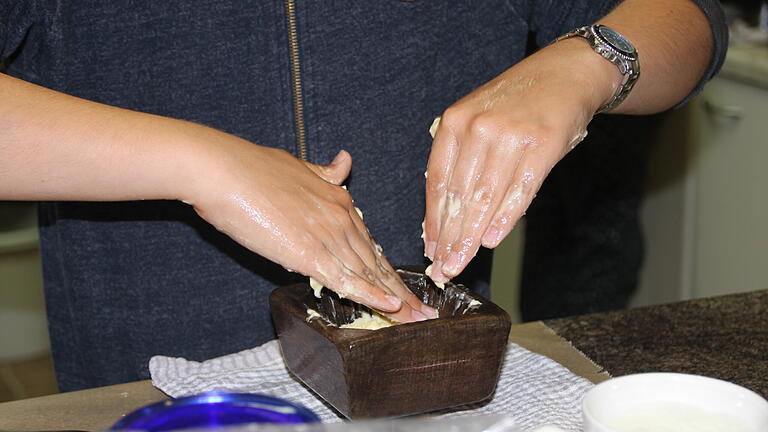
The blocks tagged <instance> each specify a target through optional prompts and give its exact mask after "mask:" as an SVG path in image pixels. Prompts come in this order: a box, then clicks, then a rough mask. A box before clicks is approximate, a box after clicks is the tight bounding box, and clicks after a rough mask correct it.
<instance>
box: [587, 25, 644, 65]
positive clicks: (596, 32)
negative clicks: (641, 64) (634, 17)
mask: <svg viewBox="0 0 768 432" xmlns="http://www.w3.org/2000/svg"><path fill="white" fill-rule="evenodd" d="M603 29H605V30H606V31H608V32H610V33H611V34H612V35H614V36H615V37H617V38H620V40H621V41H622V42H623V43H624V44H626V45H627V46H628V47H630V48H631V49H632V51H627V50H624V49H621V48H619V47H618V46H616V44H615V43H614V42H613V41H611V40H610V39H609V38H608V37H606V36H605V35H604V34H603ZM590 30H591V31H592V35H593V36H594V37H595V38H597V39H598V40H599V41H600V42H602V43H603V44H605V45H607V46H608V47H610V48H611V49H612V50H614V51H616V53H617V54H620V55H621V56H622V57H624V58H626V59H627V60H636V59H637V50H636V49H635V47H634V45H632V44H631V43H630V42H629V41H628V40H627V39H626V38H625V37H624V36H623V35H622V34H621V33H619V32H617V31H615V30H613V29H611V28H610V27H607V26H604V25H600V24H596V25H594V26H592V27H591V28H590Z"/></svg>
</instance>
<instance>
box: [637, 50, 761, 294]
mask: <svg viewBox="0 0 768 432" xmlns="http://www.w3.org/2000/svg"><path fill="white" fill-rule="evenodd" d="M766 168H768V47H750V48H732V49H731V51H730V52H729V54H728V59H727V61H726V64H725V66H724V68H723V71H722V72H721V73H720V75H719V76H717V77H716V78H715V79H713V80H712V81H711V82H710V83H709V84H708V85H707V86H706V88H705V89H704V91H703V92H702V93H701V95H699V96H698V97H697V98H696V99H695V100H694V101H692V103H691V104H689V105H688V106H687V107H686V108H685V109H682V110H679V111H677V112H674V113H672V115H671V116H670V117H669V118H668V119H667V123H666V125H665V127H664V128H663V131H662V133H661V135H660V136H659V137H658V139H657V140H656V142H655V143H654V148H653V152H652V157H651V163H650V177H649V183H648V189H649V190H648V195H647V198H646V202H645V204H644V207H643V214H642V219H643V224H644V229H645V233H646V260H645V265H644V268H643V271H642V274H641V285H640V288H639V291H638V294H637V296H636V298H635V300H634V303H635V305H644V304H653V303H661V302H667V301H674V300H681V299H688V298H698V297H709V296H715V295H721V294H728V293H733V292H741V291H751V290H758V289H766V288H768V169H766Z"/></svg>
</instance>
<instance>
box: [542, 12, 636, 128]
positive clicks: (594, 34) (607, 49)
mask: <svg viewBox="0 0 768 432" xmlns="http://www.w3.org/2000/svg"><path fill="white" fill-rule="evenodd" d="M601 28H603V29H608V28H607V27H605V26H601V25H599V24H596V25H591V26H584V27H579V28H577V29H575V30H573V31H570V32H568V33H566V34H564V35H562V36H560V37H558V38H557V39H555V40H554V42H558V41H561V40H563V39H568V38H572V37H581V38H583V39H585V40H586V41H587V42H588V43H589V45H590V46H591V47H592V49H593V50H594V51H595V52H596V53H598V54H600V55H601V56H602V57H603V58H605V59H606V60H608V61H609V62H611V63H613V64H614V65H616V67H617V68H618V69H619V72H620V73H621V75H622V77H623V80H622V83H621V86H619V88H618V89H617V90H616V93H614V95H613V97H612V98H611V99H610V100H609V101H608V102H607V103H606V104H605V105H603V106H602V107H600V109H598V110H597V111H596V112H595V114H600V113H602V112H606V111H610V110H612V109H614V108H616V107H617V106H619V104H621V103H622V102H623V101H624V99H626V98H627V96H629V93H630V92H631V91H632V88H633V87H634V86H635V83H636V82H637V79H638V78H639V77H640V62H639V60H638V55H637V51H636V50H635V49H634V48H632V49H631V51H627V52H622V51H620V50H619V49H618V48H616V47H614V46H613V45H612V44H611V43H610V42H609V41H608V40H606V39H605V38H604V37H603V36H602V35H601V33H600V30H601ZM608 30H610V31H611V32H612V33H615V34H616V35H619V37H621V38H622V39H623V36H621V35H620V34H619V33H618V32H616V31H615V30H611V29H608ZM554 42H553V43H554ZM626 43H627V44H628V45H629V42H626ZM630 47H631V45H630Z"/></svg>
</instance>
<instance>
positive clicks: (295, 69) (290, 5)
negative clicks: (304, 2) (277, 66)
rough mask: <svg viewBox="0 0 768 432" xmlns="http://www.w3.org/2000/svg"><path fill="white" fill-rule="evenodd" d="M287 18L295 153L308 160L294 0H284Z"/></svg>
mask: <svg viewBox="0 0 768 432" xmlns="http://www.w3.org/2000/svg"><path fill="white" fill-rule="evenodd" d="M285 10H286V15H287V18H288V47H289V50H290V54H291V87H292V89H293V117H294V121H295V127H296V153H297V154H298V156H299V158H301V160H304V161H306V160H308V155H307V135H306V130H305V128H304V97H303V94H302V88H301V60H300V59H299V32H298V30H297V26H296V2H295V0H285Z"/></svg>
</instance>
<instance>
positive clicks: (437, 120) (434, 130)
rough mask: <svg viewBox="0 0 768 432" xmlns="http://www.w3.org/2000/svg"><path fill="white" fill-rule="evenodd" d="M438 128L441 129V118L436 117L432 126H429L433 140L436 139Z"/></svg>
mask: <svg viewBox="0 0 768 432" xmlns="http://www.w3.org/2000/svg"><path fill="white" fill-rule="evenodd" d="M438 127H440V117H435V119H434V120H432V125H430V126H429V134H430V135H432V139H435V134H437V128H438Z"/></svg>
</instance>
